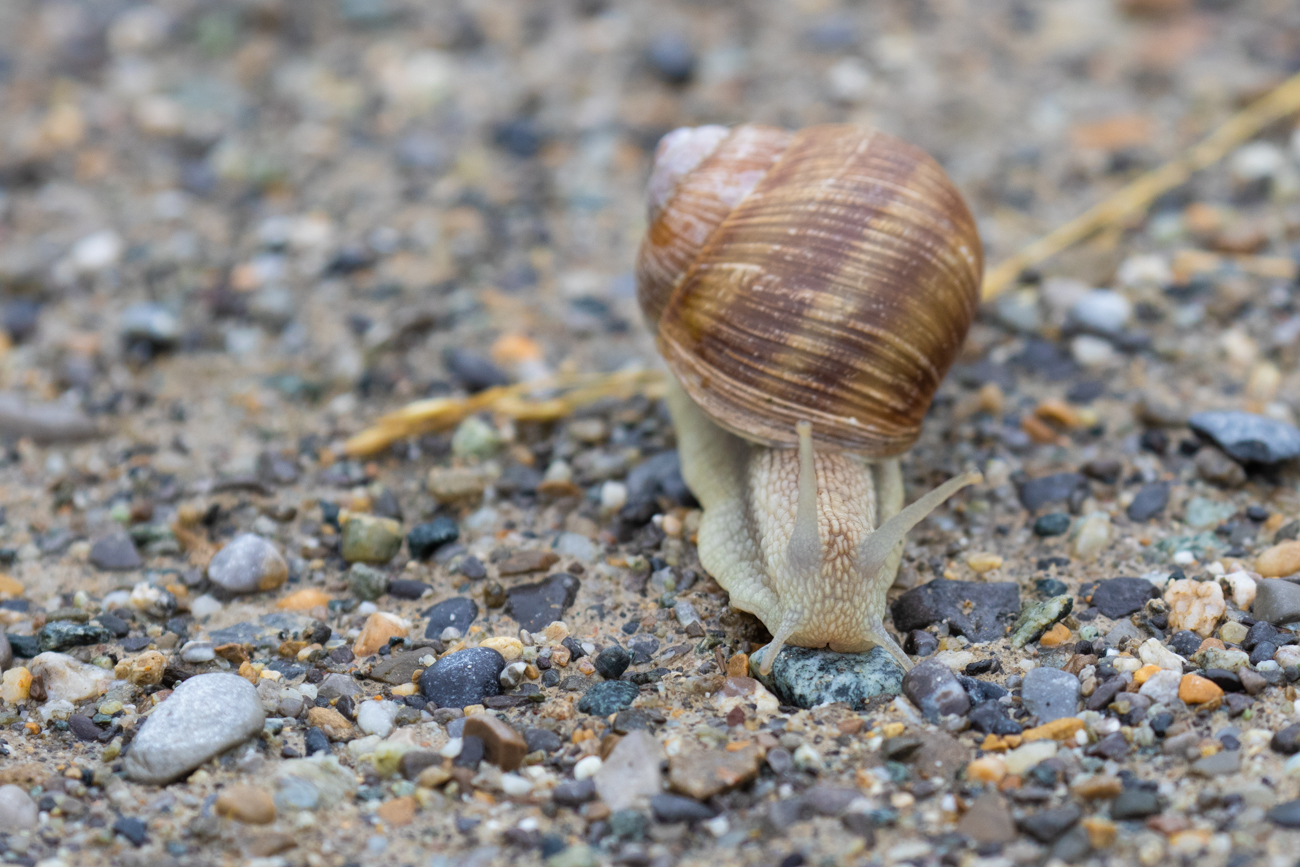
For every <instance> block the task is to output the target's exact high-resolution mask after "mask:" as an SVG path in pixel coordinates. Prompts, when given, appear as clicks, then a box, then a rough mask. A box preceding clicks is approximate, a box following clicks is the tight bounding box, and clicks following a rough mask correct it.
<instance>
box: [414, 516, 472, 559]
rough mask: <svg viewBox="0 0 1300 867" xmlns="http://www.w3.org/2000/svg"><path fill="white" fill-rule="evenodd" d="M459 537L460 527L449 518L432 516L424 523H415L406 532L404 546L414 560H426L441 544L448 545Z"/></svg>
mask: <svg viewBox="0 0 1300 867" xmlns="http://www.w3.org/2000/svg"><path fill="white" fill-rule="evenodd" d="M459 538H460V528H459V527H458V526H456V522H455V521H454V520H452V519H451V518H445V517H443V518H434V519H433V520H432V521H429V522H428V523H424V524H416V525H415V526H414V527H412V528H411V532H409V533H407V534H406V548H407V550H408V551H410V552H411V557H412V558H413V559H415V560H428V559H429V558H430V557H432V556H433V554H434V552H435V551H437V550H438V549H439V548H441V547H442V546H443V545H450V544H451V543H452V542H455V541H456V540H457V539H459Z"/></svg>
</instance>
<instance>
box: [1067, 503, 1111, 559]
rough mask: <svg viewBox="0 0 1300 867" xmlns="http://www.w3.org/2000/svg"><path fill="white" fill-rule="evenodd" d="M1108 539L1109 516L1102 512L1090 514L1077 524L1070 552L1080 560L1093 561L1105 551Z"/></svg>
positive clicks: (1109, 535) (1109, 530)
mask: <svg viewBox="0 0 1300 867" xmlns="http://www.w3.org/2000/svg"><path fill="white" fill-rule="evenodd" d="M1110 539H1111V523H1110V515H1108V514H1106V513H1105V512H1102V511H1096V512H1091V513H1089V514H1088V515H1087V516H1085V517H1084V519H1083V520H1082V521H1081V522H1080V523H1079V531H1078V533H1077V534H1076V535H1075V537H1074V541H1073V543H1072V544H1071V550H1072V551H1073V552H1074V555H1075V556H1076V557H1078V558H1080V559H1082V560H1093V559H1095V558H1096V557H1097V555H1098V554H1100V553H1101V552H1102V551H1104V550H1105V549H1106V546H1107V545H1109V544H1110Z"/></svg>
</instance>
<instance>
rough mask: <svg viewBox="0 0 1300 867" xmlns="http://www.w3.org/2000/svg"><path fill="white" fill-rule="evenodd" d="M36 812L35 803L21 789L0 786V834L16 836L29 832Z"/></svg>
mask: <svg viewBox="0 0 1300 867" xmlns="http://www.w3.org/2000/svg"><path fill="white" fill-rule="evenodd" d="M38 812H39V811H38V810H37V807H36V802H35V801H33V800H32V799H31V797H30V796H29V795H28V794H27V792H25V791H23V789H22V788H21V787H19V786H15V785H13V784H9V785H4V786H0V832H4V833H6V834H14V835H17V834H20V833H22V832H24V831H31V830H32V829H33V828H35V827H36V817H37V813H38Z"/></svg>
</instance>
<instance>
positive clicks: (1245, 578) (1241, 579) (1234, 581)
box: [1223, 570, 1257, 611]
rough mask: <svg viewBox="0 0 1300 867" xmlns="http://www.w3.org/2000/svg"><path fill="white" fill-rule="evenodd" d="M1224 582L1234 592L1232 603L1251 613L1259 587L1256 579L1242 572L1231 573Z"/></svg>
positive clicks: (1225, 577)
mask: <svg viewBox="0 0 1300 867" xmlns="http://www.w3.org/2000/svg"><path fill="white" fill-rule="evenodd" d="M1223 580H1224V581H1225V582H1227V584H1228V587H1229V588H1231V591H1232V601H1233V603H1234V604H1236V606H1237V607H1238V608H1240V609H1241V610H1242V611H1249V610H1250V609H1251V606H1252V605H1254V604H1255V594H1256V592H1257V586H1256V584H1255V579H1254V578H1252V577H1250V575H1248V574H1247V573H1245V572H1242V571H1240V570H1238V571H1236V572H1229V573H1228V574H1227V575H1225V576H1224V578H1223Z"/></svg>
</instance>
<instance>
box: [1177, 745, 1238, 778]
mask: <svg viewBox="0 0 1300 867" xmlns="http://www.w3.org/2000/svg"><path fill="white" fill-rule="evenodd" d="M1187 770H1188V771H1189V772H1191V773H1192V774H1194V775H1195V776H1198V777H1222V776H1226V775H1228V774H1236V773H1238V772H1239V771H1240V770H1241V750H1221V751H1220V752H1217V753H1215V754H1214V755H1212V756H1203V757H1201V758H1199V759H1197V760H1196V761H1194V762H1192V764H1191V766H1190V767H1189V768H1188V769H1187Z"/></svg>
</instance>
